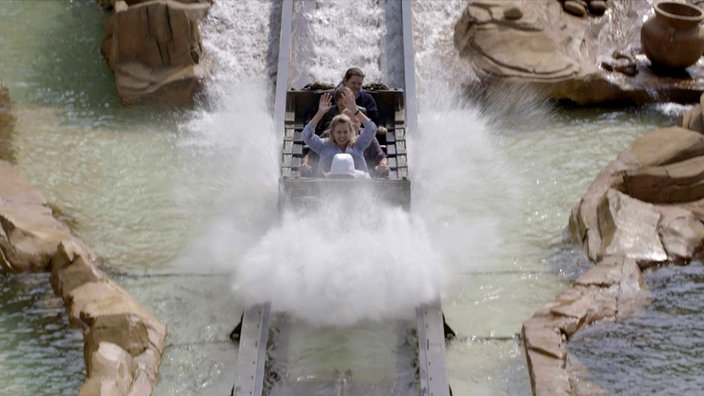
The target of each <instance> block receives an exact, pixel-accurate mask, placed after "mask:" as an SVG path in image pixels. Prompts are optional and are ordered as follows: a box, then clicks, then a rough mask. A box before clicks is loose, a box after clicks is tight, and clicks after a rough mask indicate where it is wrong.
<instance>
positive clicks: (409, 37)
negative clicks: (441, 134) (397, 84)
mask: <svg viewBox="0 0 704 396" xmlns="http://www.w3.org/2000/svg"><path fill="white" fill-rule="evenodd" d="M412 6H413V2H412V1H402V2H401V16H402V17H403V66H404V67H403V69H404V79H405V81H404V83H405V88H404V91H405V92H406V103H405V109H406V131H407V132H409V133H416V126H417V124H418V116H417V114H418V109H417V107H418V106H417V104H416V103H417V102H416V66H415V62H416V55H415V50H414V49H413V10H412Z"/></svg>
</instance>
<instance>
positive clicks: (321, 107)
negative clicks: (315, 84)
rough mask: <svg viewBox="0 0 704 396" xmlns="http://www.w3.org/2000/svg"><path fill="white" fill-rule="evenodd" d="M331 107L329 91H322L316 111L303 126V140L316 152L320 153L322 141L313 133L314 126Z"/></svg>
mask: <svg viewBox="0 0 704 396" xmlns="http://www.w3.org/2000/svg"><path fill="white" fill-rule="evenodd" d="M331 107H332V95H330V94H329V93H327V92H326V93H324V94H322V95H321V96H320V102H319V103H318V111H317V112H316V113H315V115H314V116H313V118H312V119H311V120H310V122H308V124H306V126H305V128H303V133H302V134H301V135H302V137H303V142H304V143H305V144H307V145H308V147H310V149H311V150H313V151H315V152H316V153H320V151H321V150H322V148H323V141H322V140H321V139H320V137H318V135H316V134H315V126H316V125H318V123H319V122H320V120H321V119H322V118H323V116H324V115H325V113H327V112H328V110H330V108H331Z"/></svg>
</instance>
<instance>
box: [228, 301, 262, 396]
mask: <svg viewBox="0 0 704 396" xmlns="http://www.w3.org/2000/svg"><path fill="white" fill-rule="evenodd" d="M269 309H270V305H269V303H266V304H261V305H255V306H253V307H251V308H249V309H247V310H246V311H245V312H244V315H243V316H242V331H241V333H240V346H239V350H238V352H237V366H236V368H235V386H234V388H233V390H232V394H233V395H234V396H261V395H262V392H263V391H264V363H265V362H266V345H267V340H268V338H269Z"/></svg>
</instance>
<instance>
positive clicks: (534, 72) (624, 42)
mask: <svg viewBox="0 0 704 396" xmlns="http://www.w3.org/2000/svg"><path fill="white" fill-rule="evenodd" d="M650 8H651V7H650V4H649V3H648V2H646V1H629V2H624V1H608V2H601V1H583V2H582V1H564V2H561V1H557V0H477V1H474V2H470V4H468V5H467V8H466V9H465V11H464V12H463V14H462V16H461V17H460V19H459V20H458V21H457V23H456V24H455V35H454V42H455V47H456V48H457V49H458V50H459V53H460V56H463V57H466V58H468V59H469V61H470V63H471V64H472V67H473V70H472V71H473V72H474V74H476V75H477V77H479V80H480V81H481V83H482V84H487V85H489V86H492V85H496V84H500V86H506V85H509V86H510V85H511V84H516V85H520V86H530V87H531V88H533V89H534V90H535V91H536V92H539V93H540V95H542V96H543V97H545V98H547V99H551V100H568V101H572V102H574V103H577V104H581V105H587V104H598V103H604V102H630V103H637V104H642V103H652V102H660V101H664V100H667V101H676V102H693V101H696V100H697V98H699V96H700V95H701V94H702V92H703V91H704V78H702V77H700V76H702V75H703V74H702V72H703V71H704V69H702V67H701V66H697V65H695V66H692V67H691V69H692V70H694V69H696V73H694V72H692V73H686V72H685V73H679V74H677V75H661V74H657V73H655V72H653V70H651V68H650V61H648V60H647V58H646V57H645V55H643V54H642V49H641V47H640V35H639V32H640V27H641V26H642V23H643V17H644V16H645V15H647V13H648V12H650V11H651V10H650ZM509 11H510V12H509ZM507 12H508V14H507ZM604 12H606V13H607V14H606V15H605V16H603V17H602V16H600V15H601V14H604ZM471 88H472V89H477V87H471Z"/></svg>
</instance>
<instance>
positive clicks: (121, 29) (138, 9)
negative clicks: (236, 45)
mask: <svg viewBox="0 0 704 396" xmlns="http://www.w3.org/2000/svg"><path fill="white" fill-rule="evenodd" d="M129 4H133V5H129ZM129 4H128V3H126V2H124V1H117V2H115V3H114V13H113V15H112V16H111V17H110V18H109V19H108V21H107V22H106V24H105V38H104V39H103V44H102V46H101V52H102V54H103V57H104V58H105V60H106V62H107V63H108V65H109V66H110V69H111V70H113V72H114V73H115V83H116V85H117V91H118V93H119V94H120V97H121V98H122V101H123V102H124V103H125V104H127V105H144V104H148V105H165V106H191V105H192V104H193V98H194V95H195V94H196V93H197V92H198V91H199V89H200V85H201V79H202V77H203V76H202V71H201V69H200V67H199V66H198V64H199V62H200V57H201V54H202V49H201V42H200V30H199V28H198V22H199V21H200V20H201V19H202V18H204V17H205V15H206V14H207V11H208V9H209V7H210V3H209V2H198V1H196V2H180V1H175V0H151V1H145V2H129Z"/></svg>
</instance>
